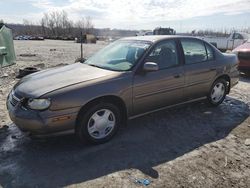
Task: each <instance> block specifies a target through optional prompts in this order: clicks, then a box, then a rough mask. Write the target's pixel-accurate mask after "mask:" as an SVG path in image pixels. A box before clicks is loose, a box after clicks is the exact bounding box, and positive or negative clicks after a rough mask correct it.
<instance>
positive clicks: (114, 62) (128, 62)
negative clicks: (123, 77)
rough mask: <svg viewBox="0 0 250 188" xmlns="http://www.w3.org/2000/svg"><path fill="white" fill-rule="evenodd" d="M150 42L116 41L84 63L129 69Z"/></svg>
mask: <svg viewBox="0 0 250 188" xmlns="http://www.w3.org/2000/svg"><path fill="white" fill-rule="evenodd" d="M150 45H151V44H150V43H149V42H147V41H122V40H121V41H116V42H114V43H111V44H110V45H108V46H107V47H105V48H103V49H102V50H100V51H99V52H97V53H96V54H94V55H93V56H92V57H90V58H89V59H88V60H86V61H85V62H84V63H85V64H88V65H91V66H95V67H99V68H102V69H108V70H114V71H127V70H130V69H131V68H132V67H133V66H134V65H135V63H136V62H137V60H138V59H139V58H140V57H141V56H142V54H143V53H144V52H145V51H146V50H147V49H148V48H149V46H150Z"/></svg>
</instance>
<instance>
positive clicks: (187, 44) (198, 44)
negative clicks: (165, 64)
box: [181, 39, 207, 64]
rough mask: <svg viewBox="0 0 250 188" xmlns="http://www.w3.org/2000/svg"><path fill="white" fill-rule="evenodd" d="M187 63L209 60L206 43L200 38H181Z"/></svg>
mask: <svg viewBox="0 0 250 188" xmlns="http://www.w3.org/2000/svg"><path fill="white" fill-rule="evenodd" d="M181 44H182V48H183V52H184V56H185V63H186V64H193V63H199V62H203V61H206V60H207V52H206V48H205V46H204V43H203V42H202V41H199V40H193V39H181Z"/></svg>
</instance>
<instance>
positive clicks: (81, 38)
mask: <svg viewBox="0 0 250 188" xmlns="http://www.w3.org/2000/svg"><path fill="white" fill-rule="evenodd" d="M80 40H81V60H80V61H81V62H83V48H82V42H83V34H82V30H81V37H80Z"/></svg>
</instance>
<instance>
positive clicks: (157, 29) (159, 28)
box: [153, 27, 176, 35]
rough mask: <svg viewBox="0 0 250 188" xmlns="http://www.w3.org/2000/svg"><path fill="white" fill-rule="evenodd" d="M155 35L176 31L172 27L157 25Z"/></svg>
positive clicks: (169, 33)
mask: <svg viewBox="0 0 250 188" xmlns="http://www.w3.org/2000/svg"><path fill="white" fill-rule="evenodd" d="M153 34H154V35H175V34H176V31H175V30H174V29H172V28H170V27H168V28H162V27H157V28H155V29H154V31H153Z"/></svg>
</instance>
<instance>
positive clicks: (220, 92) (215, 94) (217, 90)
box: [207, 79, 228, 106]
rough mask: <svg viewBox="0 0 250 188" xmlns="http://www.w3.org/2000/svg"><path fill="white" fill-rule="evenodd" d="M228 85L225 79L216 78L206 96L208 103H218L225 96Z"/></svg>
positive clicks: (215, 104)
mask: <svg viewBox="0 0 250 188" xmlns="http://www.w3.org/2000/svg"><path fill="white" fill-rule="evenodd" d="M227 89H228V85H227V82H226V80H224V79H218V80H216V81H215V82H214V83H213V85H212V87H211V89H210V92H209V94H208V96H207V98H208V101H209V103H210V104H211V105H212V106H218V105H220V104H221V103H222V102H223V100H224V99H225V97H226V94H227Z"/></svg>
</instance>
